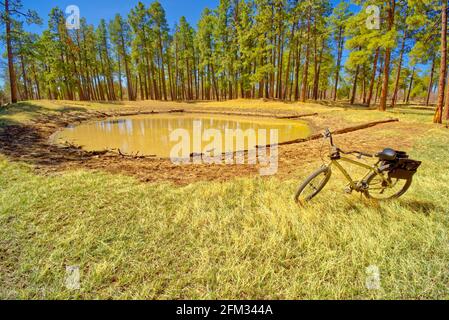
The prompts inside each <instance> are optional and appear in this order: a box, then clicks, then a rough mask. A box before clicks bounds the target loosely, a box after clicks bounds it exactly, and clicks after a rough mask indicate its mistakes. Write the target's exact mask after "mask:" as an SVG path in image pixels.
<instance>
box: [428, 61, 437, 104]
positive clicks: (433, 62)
mask: <svg viewBox="0 0 449 320" xmlns="http://www.w3.org/2000/svg"><path fill="white" fill-rule="evenodd" d="M434 74H435V56H434V57H433V59H432V70H431V71H430V81H429V88H428V89H427V97H426V106H428V105H429V103H430V95H431V94H432V87H433V76H434Z"/></svg>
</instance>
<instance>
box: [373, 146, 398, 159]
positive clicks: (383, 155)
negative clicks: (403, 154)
mask: <svg viewBox="0 0 449 320" xmlns="http://www.w3.org/2000/svg"><path fill="white" fill-rule="evenodd" d="M376 157H378V158H379V159H380V160H384V161H394V160H396V159H397V157H398V154H397V152H396V151H394V150H393V149H390V148H387V149H384V151H382V152H379V153H378V154H376Z"/></svg>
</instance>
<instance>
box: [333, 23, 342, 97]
mask: <svg viewBox="0 0 449 320" xmlns="http://www.w3.org/2000/svg"><path fill="white" fill-rule="evenodd" d="M337 42H338V54H337V69H336V70H335V87H334V97H333V98H334V101H337V94H338V82H339V81H340V70H341V60H342V57H343V42H344V37H343V27H340V30H339V32H338V41H337Z"/></svg>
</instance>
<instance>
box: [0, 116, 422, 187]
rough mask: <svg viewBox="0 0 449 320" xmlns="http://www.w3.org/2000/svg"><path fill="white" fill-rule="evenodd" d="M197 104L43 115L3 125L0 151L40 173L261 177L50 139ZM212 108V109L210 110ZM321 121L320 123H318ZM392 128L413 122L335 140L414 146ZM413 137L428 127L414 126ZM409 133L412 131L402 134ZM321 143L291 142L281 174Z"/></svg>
mask: <svg viewBox="0 0 449 320" xmlns="http://www.w3.org/2000/svg"><path fill="white" fill-rule="evenodd" d="M208 111H209V110H205V109H202V110H199V109H198V108H194V107H192V108H183V109H178V108H172V109H168V108H167V109H159V110H150V109H147V110H141V109H139V110H129V109H128V110H125V111H124V110H114V111H108V112H98V111H82V112H80V111H73V112H70V111H68V112H64V113H61V114H50V115H42V116H39V117H38V118H36V119H35V120H33V121H32V122H29V123H27V124H13V125H5V126H3V128H1V129H0V153H1V154H3V155H4V156H6V157H7V158H8V159H10V160H13V161H24V162H26V163H29V164H32V165H33V166H34V167H35V168H36V170H37V171H38V172H40V173H43V174H46V173H51V172H60V171H64V170H71V169H75V170H76V169H80V168H84V169H89V170H102V171H106V172H110V173H120V174H125V175H131V176H134V177H136V178H138V179H139V180H140V181H143V182H160V181H169V182H173V183H175V184H179V185H186V184H189V183H192V182H197V181H225V180H229V179H232V178H235V177H247V176H258V175H259V169H260V168H259V166H252V165H207V164H195V165H194V164H187V165H175V164H173V163H172V162H171V161H170V160H169V159H163V158H156V157H145V156H133V155H124V154H119V153H115V152H111V151H95V152H87V151H85V150H83V149H81V148H79V147H77V146H73V145H67V146H58V145H53V144H51V143H50V137H51V136H52V135H53V134H54V133H55V132H57V131H58V130H60V129H62V128H65V127H67V126H68V125H77V124H79V123H82V122H84V121H91V120H100V119H105V118H109V117H125V116H132V115H139V114H140V115H142V114H156V113H173V112H204V113H207V112H208ZM209 112H210V111H209ZM212 113H221V114H227V115H240V116H243V115H248V116H255V115H260V116H264V117H273V118H290V119H291V118H298V119H304V118H303V117H308V121H310V122H309V123H310V125H311V127H312V128H313V130H314V131H315V132H317V131H319V130H322V129H323V127H322V125H320V123H323V122H326V125H327V126H329V127H331V128H340V129H343V128H345V127H348V126H347V125H346V126H345V125H344V124H343V123H342V122H341V121H338V122H337V120H335V119H334V120H328V121H323V119H319V118H320V115H318V114H304V113H300V112H283V113H279V112H273V113H269V112H265V113H263V114H258V113H257V112H236V111H233V110H224V111H222V110H220V111H217V110H212ZM315 120H317V121H315ZM390 129H394V130H395V131H397V132H398V135H399V136H401V132H407V131H408V132H409V130H411V128H410V125H407V124H404V123H385V124H378V125H377V126H374V127H368V128H367V129H365V130H360V131H357V132H350V133H345V134H342V135H339V136H338V138H337V139H336V142H337V143H338V144H339V145H340V146H341V147H342V148H349V149H354V148H359V149H361V150H365V151H367V152H375V151H378V150H380V149H381V148H384V147H386V146H389V147H393V148H402V149H404V148H407V147H410V146H411V144H412V142H413V139H412V138H411V137H410V138H403V139H397V137H392V136H391V135H382V134H380V132H381V130H387V131H389V130H390ZM413 130H414V134H415V136H416V135H417V134H419V133H420V131H425V130H424V129H417V128H416V127H413ZM402 136H403V137H405V136H410V135H405V134H403V135H402ZM321 151H322V148H321V141H320V140H315V141H310V142H307V143H301V144H290V145H285V146H280V148H279V172H278V176H279V177H280V178H293V177H294V174H295V172H297V171H298V170H299V169H301V168H302V167H304V166H307V165H309V164H310V163H311V162H317V161H319V159H320V155H321Z"/></svg>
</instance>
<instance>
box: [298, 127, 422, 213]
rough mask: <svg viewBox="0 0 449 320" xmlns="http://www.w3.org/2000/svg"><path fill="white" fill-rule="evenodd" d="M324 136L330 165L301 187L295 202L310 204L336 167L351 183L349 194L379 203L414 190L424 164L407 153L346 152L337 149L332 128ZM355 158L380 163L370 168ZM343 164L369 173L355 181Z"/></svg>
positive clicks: (312, 176) (386, 151)
mask: <svg viewBox="0 0 449 320" xmlns="http://www.w3.org/2000/svg"><path fill="white" fill-rule="evenodd" d="M323 136H324V140H326V139H329V142H330V147H331V149H330V150H331V152H330V155H329V158H330V162H329V163H328V164H325V165H323V166H322V167H321V168H320V169H319V170H317V171H316V172H314V173H313V174H312V175H311V176H310V177H309V178H307V179H306V181H305V182H304V183H303V184H301V185H300V187H299V188H298V191H297V192H296V195H295V201H296V202H297V203H299V204H305V203H307V202H309V201H310V200H312V199H313V198H314V197H316V196H317V195H318V194H319V193H320V192H321V191H322V190H323V189H324V187H325V186H326V185H327V183H328V182H329V180H330V179H331V176H332V167H335V168H337V169H338V170H339V171H340V172H341V173H342V174H343V175H344V177H345V178H346V179H347V180H348V182H349V184H348V185H347V187H346V188H345V191H346V192H347V193H349V194H350V193H352V192H354V191H355V192H359V193H361V194H362V195H364V196H365V197H366V198H368V199H373V200H377V201H385V200H392V199H398V198H399V197H401V196H403V195H404V194H405V193H406V192H407V191H408V190H409V189H410V187H411V185H412V182H413V176H414V175H415V173H416V172H417V171H418V168H419V167H420V166H421V164H422V163H421V162H420V161H415V160H411V159H409V156H408V155H407V153H406V152H403V151H395V150H393V149H389V148H387V149H384V150H383V151H382V152H379V153H377V154H376V155H373V154H369V153H365V152H360V151H350V152H345V151H343V150H341V149H340V148H338V147H337V146H335V144H334V140H333V137H332V133H331V132H330V130H329V129H327V130H326V131H325V132H324V134H323ZM351 155H352V156H356V157H357V158H358V159H359V160H361V159H363V158H365V157H366V158H372V159H374V158H377V160H378V161H377V163H376V164H374V165H370V164H367V163H364V162H360V161H357V160H354V159H351V158H349V157H347V156H351ZM342 161H344V162H347V163H350V164H352V165H356V166H359V167H362V168H364V169H367V170H369V171H368V173H366V175H365V176H364V177H363V178H362V179H361V180H360V181H355V180H354V179H352V177H351V175H350V174H349V173H348V171H347V170H346V169H345V168H344V167H343V165H342V164H341V163H340V162H342Z"/></svg>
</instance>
